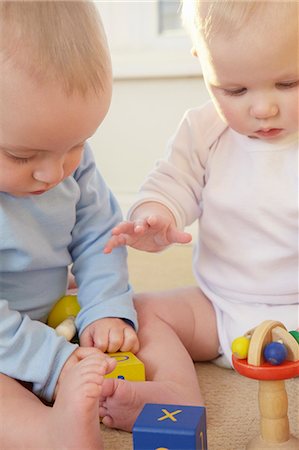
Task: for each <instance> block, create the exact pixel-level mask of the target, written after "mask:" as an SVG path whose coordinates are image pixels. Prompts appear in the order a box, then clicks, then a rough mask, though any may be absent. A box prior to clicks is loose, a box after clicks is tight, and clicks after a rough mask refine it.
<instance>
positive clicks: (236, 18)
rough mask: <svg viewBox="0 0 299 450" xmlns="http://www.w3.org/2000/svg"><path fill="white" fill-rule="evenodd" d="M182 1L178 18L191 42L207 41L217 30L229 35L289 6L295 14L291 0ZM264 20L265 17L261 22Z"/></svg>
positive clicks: (279, 13) (226, 35)
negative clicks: (180, 19) (180, 16)
mask: <svg viewBox="0 0 299 450" xmlns="http://www.w3.org/2000/svg"><path fill="white" fill-rule="evenodd" d="M182 1H183V3H182V21H183V24H184V26H185V27H186V29H187V31H188V32H189V33H190V35H191V38H192V40H193V42H196V40H197V39H198V38H199V37H201V38H203V39H204V40H205V41H209V40H210V39H211V38H212V37H213V36H214V35H215V34H217V33H218V32H221V33H222V34H223V36H224V37H231V36H233V35H234V34H235V33H236V32H239V31H240V30H242V29H244V27H245V26H248V24H251V23H254V22H257V21H260V20H261V18H265V19H267V18H269V15H270V17H271V16H272V17H273V16H274V17H275V16H276V17H279V16H280V15H281V13H282V12H283V11H288V10H289V11H291V7H293V6H295V9H296V11H294V10H292V11H291V12H292V14H296V13H297V14H298V2H297V1H295V2H294V1H292V0H290V1H283V0H282V1H277V2H276V1H273V0H263V1H259V0H257V1H256V0H212V1H208V0H207V1H206V0H182ZM297 17H298V16H297ZM266 23H267V21H265V23H264V26H266ZM286 25H287V24H286Z"/></svg>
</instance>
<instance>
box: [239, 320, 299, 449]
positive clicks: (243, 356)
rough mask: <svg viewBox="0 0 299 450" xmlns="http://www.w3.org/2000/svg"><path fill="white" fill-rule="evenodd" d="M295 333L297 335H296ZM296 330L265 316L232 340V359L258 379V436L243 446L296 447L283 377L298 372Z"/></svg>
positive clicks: (294, 375) (298, 373)
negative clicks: (252, 327)
mask: <svg viewBox="0 0 299 450" xmlns="http://www.w3.org/2000/svg"><path fill="white" fill-rule="evenodd" d="M296 336H297V337H296ZM297 338H298V332H296V331H291V332H288V331H287V330H286V328H285V326H284V325H283V324H282V323H281V322H277V321H274V320H266V321H265V322H262V323H261V324H260V325H259V326H257V327H256V328H254V329H252V330H250V331H249V332H248V333H246V335H245V336H242V337H239V338H236V339H235V340H234V341H233V343H232V352H233V356H232V362H233V365H234V368H235V369H236V371H237V372H239V373H240V374H241V375H244V376H245V377H248V378H253V379H255V380H258V381H259V410H260V436H258V437H256V438H254V439H253V440H252V441H251V442H249V443H248V445H247V447H246V449H247V450H265V449H280V450H298V449H299V440H298V439H297V438H296V437H294V436H291V435H290V431H289V419H288V396H287V392H286V389H285V380H287V379H289V378H294V377H297V376H299V343H298V341H297Z"/></svg>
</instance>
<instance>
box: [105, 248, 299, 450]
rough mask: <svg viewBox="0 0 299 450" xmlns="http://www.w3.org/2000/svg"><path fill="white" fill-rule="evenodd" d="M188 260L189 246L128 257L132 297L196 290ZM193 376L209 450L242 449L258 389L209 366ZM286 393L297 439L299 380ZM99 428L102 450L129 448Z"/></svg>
mask: <svg viewBox="0 0 299 450" xmlns="http://www.w3.org/2000/svg"><path fill="white" fill-rule="evenodd" d="M191 257H192V250H191V246H184V247H183V246H175V247H172V248H170V249H169V250H167V251H166V252H163V253H160V254H148V253H141V252H137V251H130V252H129V269H130V278H131V283H132V284H133V286H134V289H135V291H136V292H140V291H145V290H151V291H153V290H161V289H168V288H173V287H176V286H184V285H187V284H194V278H193V276H192V270H191ZM196 371H197V374H198V381H199V383H200V386H201V389H202V392H203V393H204V396H205V401H206V407H207V416H208V425H207V434H208V447H209V450H243V449H245V445H246V443H247V442H248V441H249V440H250V439H251V438H252V437H254V436H256V435H257V434H258V430H259V418H258V416H259V413H258V403H257V398H258V383H257V382H256V381H254V380H250V379H247V378H244V377H241V376H240V375H239V374H237V373H235V372H234V371H233V370H227V369H221V368H218V367H216V366H214V365H213V364H210V363H197V364H196ZM286 387H287V391H288V396H289V420H290V428H291V432H292V434H293V435H295V436H296V437H299V411H298V410H299V378H297V379H293V380H288V381H287V382H286ZM101 427H102V431H103V436H104V443H105V450H131V449H132V448H133V445H132V435H131V434H130V433H126V432H122V431H118V430H110V429H107V428H105V427H104V426H101ZM281 449H282V450H283V446H282V447H281ZM182 450H184V449H182ZM260 450H263V449H260ZM298 450H299V449H298Z"/></svg>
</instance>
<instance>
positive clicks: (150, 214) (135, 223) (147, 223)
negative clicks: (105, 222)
mask: <svg viewBox="0 0 299 450" xmlns="http://www.w3.org/2000/svg"><path fill="white" fill-rule="evenodd" d="M191 239H192V237H191V235H190V234H189V233H186V232H184V231H180V230H178V228H177V226H176V221H175V218H174V216H173V214H172V213H171V211H170V209H168V208H167V207H166V206H164V205H162V203H158V202H145V203H142V204H141V205H139V206H137V208H136V209H134V210H133V213H132V214H131V217H130V220H129V221H125V222H121V223H119V224H118V225H117V226H116V227H114V228H113V230H112V237H111V238H110V239H109V241H108V242H107V244H106V246H105V249H104V252H105V253H111V251H112V250H113V249H114V248H116V247H120V246H122V245H129V246H130V247H133V248H136V249H138V250H144V251H148V252H159V251H161V250H164V249H165V248H166V247H168V246H169V245H171V244H175V243H179V244H186V243H188V242H190V241H191Z"/></svg>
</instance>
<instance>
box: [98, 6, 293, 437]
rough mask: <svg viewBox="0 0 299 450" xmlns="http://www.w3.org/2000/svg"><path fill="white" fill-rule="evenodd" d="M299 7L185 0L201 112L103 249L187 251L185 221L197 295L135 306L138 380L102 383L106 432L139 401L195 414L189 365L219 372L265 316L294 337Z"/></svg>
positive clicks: (155, 297)
mask: <svg viewBox="0 0 299 450" xmlns="http://www.w3.org/2000/svg"><path fill="white" fill-rule="evenodd" d="M298 8H299V4H298V3H297V2H259V1H258V2H254V1H246V2H234V1H221V2H217V1H212V2H209V1H195V0H185V2H184V7H183V17H184V19H185V23H186V25H187V27H188V28H189V30H190V33H191V35H192V40H193V45H194V50H193V53H194V54H195V55H198V57H199V58H200V62H201V66H202V71H203V76H204V80H205V83H206V86H207V88H208V90H209V93H210V95H211V99H212V101H211V102H209V103H208V104H206V105H204V106H203V107H201V108H198V109H194V110H191V111H188V112H187V113H186V114H185V116H184V118H183V120H182V122H181V124H180V126H179V128H178V130H177V132H176V134H175V136H174V137H173V139H172V140H171V141H170V143H169V148H168V153H167V155H166V157H165V159H164V160H161V161H159V162H158V163H157V165H156V167H155V168H154V170H153V171H152V172H151V173H150V174H149V175H148V177H147V179H146V180H145V182H144V184H143V186H142V188H141V190H140V193H139V197H138V199H137V202H136V203H135V204H134V205H133V207H132V208H131V211H130V214H129V220H128V221H127V222H122V223H120V224H119V225H118V226H117V227H115V228H114V230H113V236H112V238H111V239H110V241H109V242H108V244H107V246H106V251H107V252H109V251H111V250H112V249H113V248H115V247H118V246H120V245H130V246H131V247H134V248H137V249H140V250H145V251H151V252H157V251H160V250H163V249H164V248H166V247H168V246H169V245H171V244H173V243H187V242H190V240H191V236H190V235H189V234H188V233H186V232H184V231H183V229H184V227H185V226H186V225H189V224H191V223H192V222H194V221H196V220H197V221H198V224H199V239H198V243H197V244H196V247H195V252H194V259H193V268H194V273H195V276H196V279H197V282H198V286H196V287H186V288H182V289H176V290H173V291H171V292H163V293H147V294H142V295H138V296H136V298H135V305H136V308H137V312H138V317H139V321H140V331H139V338H140V345H141V350H140V352H139V354H138V355H139V357H140V358H141V359H142V360H143V361H144V362H145V365H146V373H147V380H148V381H147V382H145V383H138V384H132V383H131V384H130V383H128V382H123V383H122V384H121V385H119V381H115V382H114V383H113V386H110V389H111V391H110V393H111V392H112V390H113V389H114V390H115V393H114V395H112V396H111V397H110V398H109V401H108V403H107V404H108V407H107V409H106V417H105V419H104V421H105V423H106V424H107V425H108V426H117V427H120V428H123V429H130V427H131V426H132V423H133V422H134V420H135V417H136V415H137V414H138V412H139V410H140V407H141V406H142V405H143V404H144V403H145V402H151V403H152V402H157V403H175V404H195V405H200V404H202V401H203V400H202V397H201V393H200V389H199V387H198V384H197V378H196V374H195V371H194V366H193V361H203V360H212V359H215V358H219V356H222V361H224V363H225V364H226V365H229V366H230V361H231V350H230V346H231V342H232V340H233V339H234V338H235V337H237V336H240V335H242V334H244V333H245V332H246V331H247V330H249V329H250V328H252V327H254V326H257V325H258V324H259V323H260V322H261V321H263V320H266V319H272V320H280V321H282V322H283V323H284V324H285V325H286V327H287V328H288V329H290V330H291V329H295V328H297V327H298V121H299V117H298V109H299V108H298V79H299V76H298ZM178 263H179V262H178ZM116 388H117V389H116ZM120 390H121V395H119V392H120ZM117 399H120V402H119V404H117V403H116V400H117ZM133 399H134V400H133ZM128 404H130V407H131V410H132V411H133V416H134V417H133V419H132V417H131V416H130V418H128V417H124V414H123V408H122V405H123V406H125V405H126V407H128ZM117 408H118V409H117ZM134 411H135V413H134Z"/></svg>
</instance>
